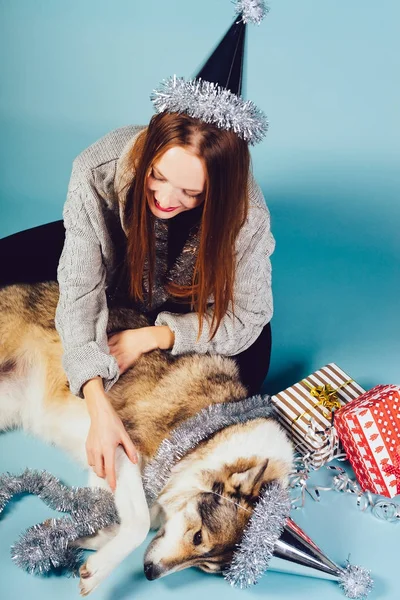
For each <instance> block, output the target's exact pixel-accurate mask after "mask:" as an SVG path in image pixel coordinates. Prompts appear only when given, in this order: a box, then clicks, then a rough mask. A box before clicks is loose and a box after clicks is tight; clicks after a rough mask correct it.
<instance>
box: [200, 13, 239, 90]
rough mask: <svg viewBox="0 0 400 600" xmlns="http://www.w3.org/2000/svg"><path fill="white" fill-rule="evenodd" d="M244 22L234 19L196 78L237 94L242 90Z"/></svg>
mask: <svg viewBox="0 0 400 600" xmlns="http://www.w3.org/2000/svg"><path fill="white" fill-rule="evenodd" d="M245 37H246V23H244V22H243V20H242V19H235V21H234V22H233V23H232V25H231V27H230V28H229V29H228V31H227V32H226V34H225V36H224V37H223V38H222V40H221V41H220V43H219V44H218V46H217V47H216V49H215V50H214V52H213V53H212V54H211V56H210V57H209V58H208V60H207V61H206V63H205V64H204V65H203V67H202V68H201V69H200V71H199V73H198V74H197V75H196V79H202V80H203V81H210V82H211V83H216V84H217V85H219V86H221V87H222V88H224V89H226V90H229V91H230V92H232V93H233V94H236V95H237V96H240V95H241V92H242V75H243V61H244V47H245Z"/></svg>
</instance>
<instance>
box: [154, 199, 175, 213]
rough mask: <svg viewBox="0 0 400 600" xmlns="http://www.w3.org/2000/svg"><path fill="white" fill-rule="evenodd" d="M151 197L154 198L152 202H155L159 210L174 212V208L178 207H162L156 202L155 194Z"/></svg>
mask: <svg viewBox="0 0 400 600" xmlns="http://www.w3.org/2000/svg"><path fill="white" fill-rule="evenodd" d="M153 198H154V204H155V206H156V208H157V210H161V212H167V213H170V212H174V210H177V209H178V208H179V206H170V207H169V208H163V207H162V206H161V204H160V203H159V202H158V200H157V198H156V197H155V196H153Z"/></svg>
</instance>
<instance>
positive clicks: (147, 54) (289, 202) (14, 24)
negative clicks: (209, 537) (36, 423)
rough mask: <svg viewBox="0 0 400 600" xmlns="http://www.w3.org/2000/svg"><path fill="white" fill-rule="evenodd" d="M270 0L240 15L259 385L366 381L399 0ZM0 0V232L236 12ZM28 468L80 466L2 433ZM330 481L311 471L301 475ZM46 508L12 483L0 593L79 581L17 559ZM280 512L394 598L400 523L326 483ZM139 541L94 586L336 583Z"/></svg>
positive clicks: (387, 313) (394, 113) (385, 308)
mask: <svg viewBox="0 0 400 600" xmlns="http://www.w3.org/2000/svg"><path fill="white" fill-rule="evenodd" d="M270 4H271V13H270V15H269V16H268V21H267V22H266V23H265V24H263V25H261V26H260V27H259V28H255V29H254V28H253V29H252V30H251V31H250V28H249V32H248V40H249V42H248V49H247V53H248V58H247V70H246V73H245V78H244V88H245V97H246V98H251V99H252V100H254V101H255V102H256V104H259V105H260V107H261V108H262V109H263V110H266V111H267V113H268V117H269V120H270V124H271V126H270V131H269V133H268V137H267V140H266V141H265V142H264V143H262V144H259V145H258V146H256V147H255V148H254V150H253V152H252V157H253V165H254V173H255V176H256V178H257V180H258V181H259V183H260V185H261V187H262V189H263V191H264V193H265V197H266V200H267V203H268V206H269V207H270V210H271V216H272V224H273V233H274V235H275V237H276V240H277V248H276V252H275V254H274V256H273V289H274V298H275V314H274V319H273V323H272V325H273V357H272V364H271V369H270V373H269V376H268V380H267V382H266V384H265V391H268V392H270V393H275V392H278V391H280V390H282V389H284V388H285V387H287V386H288V385H290V384H291V383H294V382H296V381H298V380H300V379H301V378H303V377H304V376H306V375H308V374H310V373H311V372H312V371H314V370H316V369H318V368H320V367H321V366H323V365H325V364H327V363H329V362H336V363H337V364H338V365H339V366H340V367H341V368H342V369H343V370H345V371H346V372H347V373H349V375H350V376H351V377H353V378H354V379H356V380H357V381H358V382H359V384H360V385H361V386H362V387H364V388H365V389H369V388H371V387H372V386H374V385H376V384H380V383H397V384H400V316H399V305H400V236H399V229H400V202H399V199H400V170H399V165H400V148H399V140H400V123H399V110H398V108H399V106H400V93H399V91H400V90H399V78H398V73H399V71H400V63H399V60H400V58H399V57H400V51H399V36H398V23H399V18H400V9H399V3H398V2H397V1H396V0H388V1H387V2H381V3H377V2H368V1H367V2H365V0H362V1H361V0H352V2H347V3H345V5H344V3H338V2H315V1H314V0H303V2H299V1H298V0H285V1H281V2H271V3H270ZM0 6H1V8H0V12H1V13H2V18H1V19H0V49H1V50H2V52H1V54H2V56H4V57H6V60H4V61H0V76H1V81H2V97H1V102H0V237H2V236H6V235H8V234H11V233H13V232H15V231H18V230H21V229H25V228H28V227H33V226H35V225H39V224H42V223H45V222H48V221H51V220H55V219H59V218H61V208H62V203H63V201H64V198H65V193H66V189H67V184H68V177H69V173H70V168H71V163H72V160H73V158H74V157H75V156H76V155H77V154H78V153H79V152H80V151H81V150H82V149H83V148H85V147H86V146H88V145H89V144H90V143H92V142H93V141H95V140H96V139H98V138H99V137H100V136H101V135H103V134H105V133H106V132H107V131H110V130H111V129H113V128H115V127H119V126H123V125H126V124H128V123H134V124H140V123H146V122H148V120H149V118H150V116H151V114H152V109H151V106H150V102H149V100H148V94H149V93H150V91H151V89H152V88H153V86H155V85H157V83H158V81H160V79H161V78H163V77H165V76H169V75H170V74H172V72H173V69H176V72H177V74H179V75H190V74H192V73H193V72H194V69H195V66H196V65H197V64H198V65H199V66H200V62H201V61H202V60H203V58H205V57H206V56H207V55H208V53H209V51H210V49H211V48H212V47H213V46H214V45H215V43H216V42H217V40H218V39H219V38H220V37H221V35H222V33H223V32H224V31H225V30H226V29H227V27H228V25H229V24H230V22H231V18H232V16H233V13H232V8H231V6H230V3H229V2H228V0H224V1H222V0H221V2H218V3H217V2H215V0H204V1H203V3H201V6H200V4H199V3H188V2H186V1H183V0H173V1H171V2H164V1H162V2H161V0H148V1H147V2H145V3H140V2H132V0H119V1H118V3H110V2H109V1H108V0H96V1H95V0H85V2H82V1H79V0H72V1H71V0H69V2H65V1H63V0H59V1H58V2H48V1H47V0H36V2H32V1H31V0H19V1H18V2H8V3H6V2H1V0H0ZM116 7H117V8H116ZM199 30H200V31H201V34H199V33H198V32H199ZM150 34H151V35H150ZM171 40H173V43H169V42H170V41H171ZM175 40H178V41H179V46H177V45H176V44H175ZM182 48H183V49H184V50H182ZM160 50H161V51H160ZM26 467H31V468H37V469H47V470H49V471H50V472H52V473H53V474H54V475H56V476H58V477H59V478H61V479H62V480H63V481H65V483H67V484H71V485H84V484H85V482H86V476H85V474H84V473H83V472H82V471H81V470H80V469H79V468H78V467H77V466H76V465H75V464H73V463H72V462H71V461H70V460H69V458H68V457H66V456H65V455H64V454H63V453H61V452H60V451H58V450H57V449H55V448H50V447H47V446H45V445H43V444H42V443H41V442H39V441H37V440H34V439H32V438H28V437H26V436H24V435H22V434H21V433H19V432H8V433H5V434H0V472H5V471H9V472H13V473H19V472H21V471H22V470H23V469H25V468H26ZM328 480H329V473H328V472H327V471H326V470H321V471H319V472H317V473H315V474H314V479H313V481H312V483H317V482H319V483H322V484H325V483H327V481H328ZM51 515H52V513H51V511H50V510H49V509H48V508H47V507H45V506H44V505H43V504H42V503H41V502H40V501H39V500H38V499H36V498H32V497H23V498H21V499H19V500H18V501H15V502H13V503H12V504H11V505H10V507H9V509H7V510H6V512H5V514H4V515H2V516H1V517H0V600H14V599H15V598H18V599H21V600H28V599H29V600H54V599H57V600H74V599H77V598H79V593H78V582H77V580H76V579H72V578H67V577H65V576H62V577H59V576H50V577H33V576H29V575H27V574H26V573H24V572H23V571H21V570H19V569H18V568H17V567H16V566H14V564H13V563H12V561H11V558H10V546H11V545H12V544H13V543H14V542H15V541H16V540H17V539H18V536H19V535H20V534H21V533H22V532H23V531H24V530H25V529H26V528H28V527H29V526H31V525H32V524H34V523H38V522H41V521H43V520H44V519H46V518H48V517H49V516H51ZM293 518H294V519H295V520H296V521H297V522H298V523H299V525H300V526H301V527H303V529H304V530H305V531H306V532H307V533H308V534H309V535H310V536H311V537H312V538H313V540H314V541H315V542H316V543H317V544H318V545H319V546H320V547H321V548H323V549H324V550H325V552H326V553H327V555H328V556H330V557H331V558H332V560H334V561H336V562H338V563H341V564H344V562H345V560H346V559H347V557H348V555H349V554H350V559H351V562H352V563H355V564H360V565H362V566H365V567H367V568H369V569H371V571H372V574H373V577H374V580H375V588H374V591H373V592H372V594H371V596H370V599H371V600H398V599H399V598H400V583H399V575H398V571H399V547H400V546H399V540H400V523H397V524H389V523H385V522H382V521H379V520H378V519H376V518H375V517H374V516H373V515H372V514H371V513H370V512H367V513H362V512H360V511H359V510H358V509H357V507H356V504H355V498H354V497H352V496H350V495H348V494H346V495H340V494H339V493H334V492H325V493H324V494H323V495H322V498H321V501H320V502H319V503H316V502H314V501H313V500H312V499H310V498H308V499H307V502H306V506H305V507H304V509H302V510H300V511H296V512H294V514H293ZM144 547H145V546H144V545H143V547H141V548H139V549H138V550H137V551H136V552H135V553H134V554H133V556H131V557H129V558H127V559H126V560H125V562H124V563H123V564H122V565H121V566H120V567H119V568H118V569H117V570H116V571H115V572H114V573H113V574H112V576H111V577H110V578H109V579H108V580H107V581H106V582H104V584H103V585H102V586H101V587H100V588H99V589H98V590H96V591H95V592H94V593H93V598H95V599H98V600H144V599H146V600H148V599H152V598H155V597H156V598H157V600H168V599H170V598H171V599H173V600H186V599H187V598H188V597H189V598H190V600H204V598H206V597H207V598H210V600H211V599H214V598H215V599H217V598H218V600H234V599H236V598H237V599H238V600H239V599H241V600H249V599H253V600H256V599H257V598H266V599H268V600H321V598H323V600H339V599H340V598H342V597H343V595H342V593H341V591H340V589H339V587H338V585H337V584H335V583H332V582H329V581H323V580H318V579H311V578H305V577H300V576H289V575H282V574H279V573H273V572H270V573H268V574H267V575H266V576H265V577H264V578H263V580H262V582H261V583H260V584H259V585H258V586H256V587H254V588H252V589H249V590H245V591H240V590H234V589H231V588H230V587H229V585H228V584H227V583H226V582H225V581H224V580H223V579H222V578H218V577H215V576H211V575H206V574H204V573H201V572H199V571H196V570H194V569H191V570H187V571H185V572H181V573H176V574H174V575H171V576H169V577H166V578H165V579H162V580H160V581H157V582H148V581H147V580H146V579H145V577H144V575H143V572H142V557H143V552H144Z"/></svg>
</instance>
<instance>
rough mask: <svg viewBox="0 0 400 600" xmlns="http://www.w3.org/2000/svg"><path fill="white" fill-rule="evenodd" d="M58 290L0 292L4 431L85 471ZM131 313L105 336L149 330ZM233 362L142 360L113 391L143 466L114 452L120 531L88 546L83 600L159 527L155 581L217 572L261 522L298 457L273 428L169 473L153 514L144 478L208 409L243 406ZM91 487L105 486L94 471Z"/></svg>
mask: <svg viewBox="0 0 400 600" xmlns="http://www.w3.org/2000/svg"><path fill="white" fill-rule="evenodd" d="M57 302H58V287H57V284H55V283H43V284H36V285H13V286H9V287H7V288H3V289H1V290H0V430H5V429H9V428H15V427H21V428H23V429H24V430H26V431H30V432H32V433H34V434H35V435H37V436H39V437H40V438H41V439H43V440H45V441H47V442H50V443H54V444H56V445H58V446H61V447H62V448H64V449H65V450H67V451H68V452H69V453H70V454H72V455H73V456H75V458H76V459H78V461H80V462H81V464H83V465H84V466H86V467H87V461H86V451H85V442H86V437H87V433H88V429H89V421H90V420H89V415H88V413H87V409H86V405H85V402H84V400H81V399H80V398H77V397H76V396H74V395H72V394H71V392H70V390H69V386H68V381H67V378H66V376H65V373H64V371H63V369H62V366H61V356H62V346H61V342H60V339H59V336H58V334H57V332H56V330H55V327H54V315H55V310H56V306H57ZM147 324H148V323H147V321H146V319H145V318H144V317H143V316H139V315H137V314H136V313H135V312H134V311H133V310H127V309H113V310H111V311H110V315H109V326H108V331H109V333H110V332H115V331H120V330H123V329H133V328H137V327H143V326H146V325H147ZM246 395H247V393H246V389H245V388H244V386H243V385H242V384H241V382H240V380H239V376H238V371H237V367H236V364H235V362H234V361H233V360H231V359H229V358H222V357H220V356H200V355H186V356H182V357H177V358H175V357H173V356H172V355H170V354H169V353H167V352H159V351H155V352H152V353H150V354H146V355H144V356H142V357H141V358H140V359H139V361H138V362H137V363H136V364H135V365H134V367H133V368H131V369H130V370H129V371H127V372H126V373H125V374H124V375H123V376H121V377H120V379H119V380H118V381H117V383H116V384H115V385H114V386H113V387H112V389H111V391H110V392H109V393H108V397H109V399H110V402H111V403H112V405H113V406H114V408H115V410H116V411H117V413H118V414H119V416H120V417H121V419H122V421H123V423H124V425H125V427H126V429H127V431H128V433H129V435H130V437H131V439H132V440H133V442H134V444H135V446H136V448H137V450H138V454H139V463H138V465H134V464H133V463H131V462H130V461H129V460H128V458H127V457H126V455H125V453H124V452H123V451H122V449H120V448H118V449H117V455H116V467H117V488H116V492H115V502H116V505H117V509H118V512H119V516H120V521H121V525H120V526H118V527H117V526H115V527H112V528H109V529H108V530H103V531H101V532H100V533H99V534H98V535H97V536H95V537H93V538H86V539H84V540H80V545H81V546H82V547H86V548H92V549H97V550H98V552H96V553H95V554H92V555H91V556H90V558H89V559H88V561H87V563H86V564H85V565H84V566H83V567H82V568H81V581H80V586H81V593H82V594H83V595H85V594H87V593H89V592H90V591H91V590H93V589H94V587H96V586H97V585H98V584H99V583H100V582H101V581H102V580H103V579H104V578H105V577H106V576H107V575H108V574H109V573H110V572H111V571H112V569H113V568H114V567H115V566H116V565H118V564H119V562H121V560H122V559H123V558H124V557H125V556H126V555H127V554H129V553H130V552H131V551H132V550H133V549H135V548H136V547H137V546H138V545H139V544H141V543H142V542H143V541H144V539H145V538H146V536H147V533H148V531H149V528H150V526H151V525H152V526H153V527H157V528H159V532H158V533H157V535H156V536H155V538H154V539H153V541H152V542H151V543H150V545H149V547H148V549H147V551H146V555H145V573H146V576H147V577H148V578H149V579H156V578H158V577H161V576H163V575H166V574H168V573H171V572H173V571H177V570H180V569H183V568H186V567H189V566H198V567H200V568H202V569H203V570H205V571H208V572H220V571H221V570H223V569H224V567H226V565H228V564H229V562H230V560H231V558H232V554H233V551H234V548H235V545H236V544H237V543H238V542H239V541H240V539H241V537H242V534H243V529H244V527H245V526H246V524H247V522H248V520H249V517H250V516H251V514H252V511H253V508H254V505H255V502H256V500H257V497H258V495H259V493H260V490H261V488H262V486H263V485H264V484H265V483H266V482H267V481H270V480H273V479H279V480H280V481H281V482H282V483H284V484H286V481H287V475H288V473H289V471H290V468H291V460H292V449H291V445H290V443H289V441H288V440H287V439H286V436H285V434H284V433H283V431H282V430H281V429H280V427H279V426H278V425H277V423H276V422H275V421H274V420H272V419H256V420H253V421H250V422H247V423H245V424H241V425H233V426H230V427H226V428H225V429H223V430H222V431H220V432H219V433H217V434H215V435H213V436H212V437H211V438H210V439H208V440H207V441H205V442H202V443H201V444H199V446H198V447H197V448H195V449H194V450H193V451H191V452H190V453H189V454H188V455H187V456H185V457H184V458H183V459H182V460H181V461H180V462H179V463H178V464H177V465H175V467H174V468H173V470H172V473H171V477H170V479H169V481H168V483H167V485H166V486H165V488H164V490H163V491H162V492H161V494H160V496H159V498H158V501H157V503H156V505H155V506H154V507H153V509H152V511H151V513H152V514H151V515H150V513H149V509H148V507H147V504H146V500H145V496H144V491H143V486H142V481H141V471H142V470H143V468H144V466H145V464H146V463H147V462H148V461H149V460H150V459H151V458H152V457H153V456H154V454H155V452H156V450H157V448H158V446H159V445H160V443H161V442H162V441H163V440H164V439H165V438H166V437H168V436H169V434H170V433H171V430H172V429H174V428H175V427H176V426H178V425H179V424H180V423H181V422H182V421H184V420H185V419H187V418H189V417H191V416H193V415H194V414H196V413H197V412H198V411H199V410H201V409H202V408H204V407H206V406H209V405H211V404H214V403H220V402H228V401H230V402H234V401H237V400H241V399H243V398H245V397H246ZM89 485H92V486H102V487H104V486H106V483H105V482H104V480H103V479H100V478H98V477H97V476H95V475H94V474H93V473H91V474H90V476H89Z"/></svg>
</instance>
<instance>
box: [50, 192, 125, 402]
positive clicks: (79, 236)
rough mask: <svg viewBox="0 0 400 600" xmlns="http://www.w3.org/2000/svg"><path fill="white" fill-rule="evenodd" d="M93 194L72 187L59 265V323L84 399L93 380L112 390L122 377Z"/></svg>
mask: <svg viewBox="0 0 400 600" xmlns="http://www.w3.org/2000/svg"><path fill="white" fill-rule="evenodd" d="M71 188H72V189H71ZM91 193H93V192H92V191H91V189H90V187H89V185H86V184H85V183H81V184H79V185H78V186H76V187H75V186H73V185H72V186H70V190H69V193H68V198H67V201H66V203H65V206H64V213H63V214H64V226H65V230H66V232H65V235H66V237H65V244H64V248H63V252H62V255H61V258H60V263H59V267H58V282H59V287H60V298H59V302H58V306H57V311H56V321H55V323H56V328H57V331H58V333H59V335H60V337H61V340H62V344H63V348H64V355H63V367H64V370H65V372H66V374H67V377H68V380H69V383H70V389H71V391H72V393H73V394H75V395H77V396H80V397H81V398H82V397H83V393H82V386H83V384H84V383H86V382H87V381H88V380H89V379H92V378H93V377H97V376H99V377H101V378H102V380H103V383H104V389H105V391H108V390H109V389H110V387H111V386H112V385H113V384H114V383H115V381H116V380H117V379H118V376H119V371H118V365H117V361H116V360H115V358H114V357H113V356H112V355H111V354H110V353H109V348H108V343H107V334H106V328H107V320H108V307H107V300H106V291H105V278H106V272H105V266H104V264H103V259H102V253H101V248H100V244H99V241H98V239H97V236H96V234H95V232H94V228H93V224H92V221H91V219H90V217H89V214H88V205H89V206H90V198H89V197H88V196H89V195H90V194H91Z"/></svg>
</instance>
